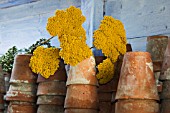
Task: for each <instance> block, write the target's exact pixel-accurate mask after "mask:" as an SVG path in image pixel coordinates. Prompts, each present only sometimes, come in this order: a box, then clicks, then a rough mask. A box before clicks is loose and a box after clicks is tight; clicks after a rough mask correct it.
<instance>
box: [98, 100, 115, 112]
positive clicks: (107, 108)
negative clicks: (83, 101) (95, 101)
mask: <svg viewBox="0 0 170 113" xmlns="http://www.w3.org/2000/svg"><path fill="white" fill-rule="evenodd" d="M99 108H101V109H100V110H99V113H110V112H111V111H112V105H111V102H109V101H108V102H100V103H99Z"/></svg>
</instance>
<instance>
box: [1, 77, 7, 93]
mask: <svg viewBox="0 0 170 113" xmlns="http://www.w3.org/2000/svg"><path fill="white" fill-rule="evenodd" d="M5 92H6V91H5V81H4V77H3V75H0V93H5Z"/></svg>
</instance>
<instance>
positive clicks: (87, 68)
mask: <svg viewBox="0 0 170 113" xmlns="http://www.w3.org/2000/svg"><path fill="white" fill-rule="evenodd" d="M95 66H96V64H95V59H94V57H92V56H91V57H90V58H87V59H85V60H83V61H81V62H80V63H78V64H77V65H76V66H71V67H70V71H69V74H68V79H67V82H66V84H67V85H71V84H88V85H98V81H97V79H96V76H95V74H96V71H95Z"/></svg>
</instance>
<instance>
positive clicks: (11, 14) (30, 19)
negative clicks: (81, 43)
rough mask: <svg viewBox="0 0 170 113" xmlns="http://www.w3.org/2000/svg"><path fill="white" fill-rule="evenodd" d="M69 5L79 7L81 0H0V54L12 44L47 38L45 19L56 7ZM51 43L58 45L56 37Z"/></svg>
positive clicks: (24, 45) (30, 42)
mask: <svg viewBox="0 0 170 113" xmlns="http://www.w3.org/2000/svg"><path fill="white" fill-rule="evenodd" d="M28 1H34V2H29V3H28ZM11 3H13V4H12V5H10V7H5V4H6V5H9V4H11ZM71 5H74V6H76V7H79V8H80V6H81V0H0V48H1V49H0V54H4V53H5V52H6V51H7V50H8V48H10V47H12V46H14V45H15V46H17V47H18V48H24V47H28V46H30V45H31V44H33V43H34V42H35V41H37V40H39V39H40V38H49V37H50V35H49V34H48V32H47V31H46V23H47V19H48V18H49V17H50V16H52V15H54V12H55V10H56V9H65V8H68V7H69V6H71ZM4 7H5V8H4ZM52 45H55V46H56V47H59V43H58V40H57V38H54V39H52Z"/></svg>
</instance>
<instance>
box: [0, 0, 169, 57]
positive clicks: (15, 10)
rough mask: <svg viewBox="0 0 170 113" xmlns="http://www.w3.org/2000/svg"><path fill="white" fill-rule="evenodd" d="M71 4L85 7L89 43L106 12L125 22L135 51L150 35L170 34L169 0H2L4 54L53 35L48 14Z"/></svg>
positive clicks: (0, 22) (0, 45)
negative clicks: (14, 48) (49, 28)
mask: <svg viewBox="0 0 170 113" xmlns="http://www.w3.org/2000/svg"><path fill="white" fill-rule="evenodd" d="M70 5H74V6H76V7H81V10H82V12H83V14H84V15H85V16H86V22H85V23H84V25H83V26H84V28H85V29H86V31H87V43H88V45H89V46H92V41H93V39H92V36H93V31H94V30H96V29H97V28H98V26H99V24H100V20H102V19H103V15H104V14H105V15H111V16H113V17H114V18H117V19H120V20H121V21H122V22H123V23H124V25H125V29H126V33H127V38H128V42H129V43H131V44H132V48H133V50H135V51H145V49H146V37H147V36H151V35H158V34H162V35H168V36H170V19H169V18H170V1H169V0H154V1H148V0H130V1H129V0H0V48H1V49H0V54H3V53H5V52H6V50H7V49H8V48H9V47H12V46H13V45H16V46H17V47H18V48H23V47H28V46H29V45H31V44H32V43H34V42H35V41H36V40H38V39H40V38H42V37H44V38H49V37H50V36H49V34H48V32H47V31H46V28H45V27H46V22H47V18H48V17H50V16H52V15H53V14H54V12H55V10H56V9H64V8H67V7H69V6H70ZM52 44H53V45H55V46H56V47H58V46H59V43H58V41H57V38H54V39H52Z"/></svg>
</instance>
